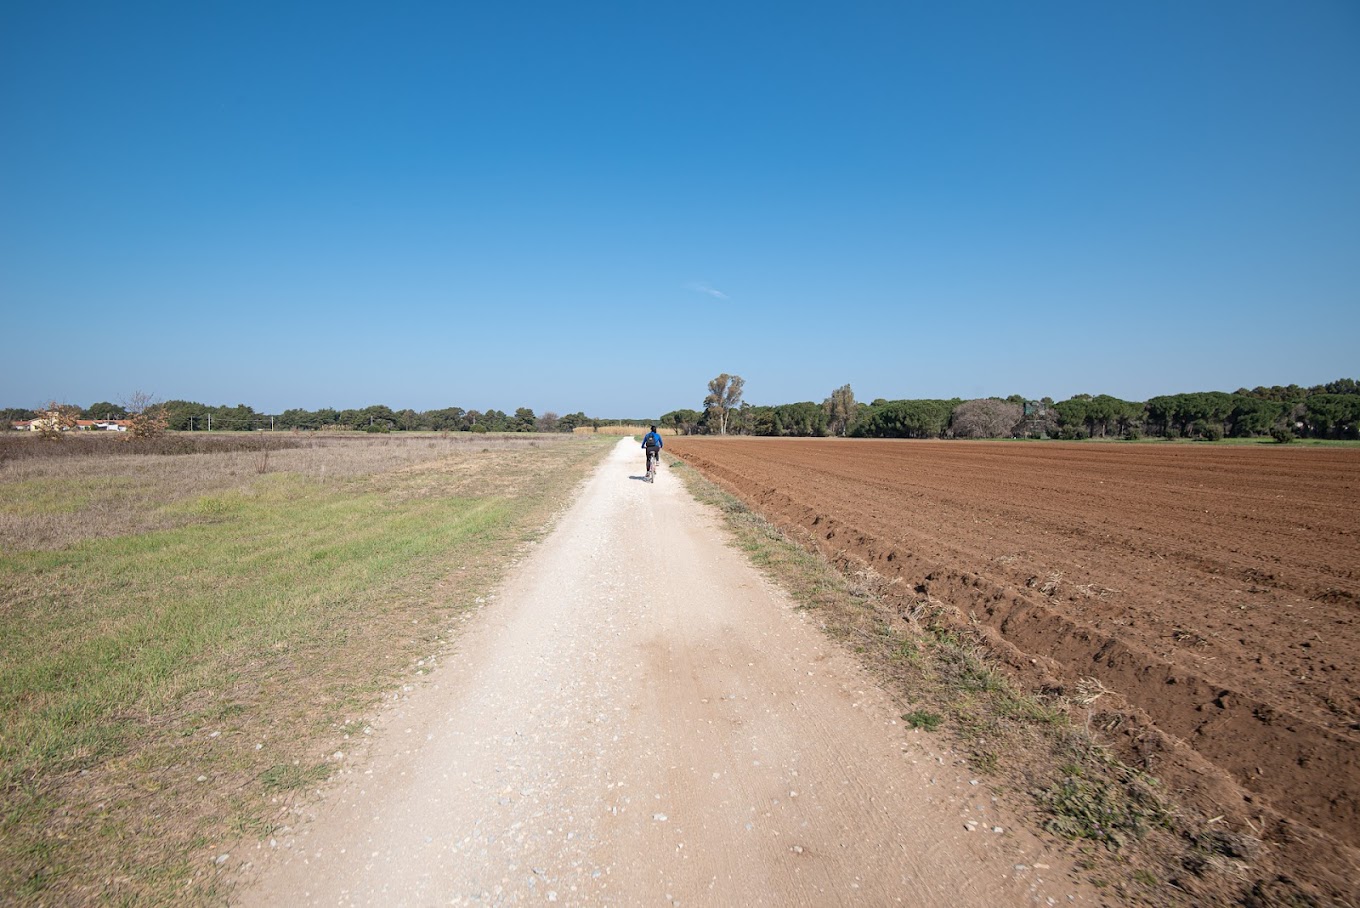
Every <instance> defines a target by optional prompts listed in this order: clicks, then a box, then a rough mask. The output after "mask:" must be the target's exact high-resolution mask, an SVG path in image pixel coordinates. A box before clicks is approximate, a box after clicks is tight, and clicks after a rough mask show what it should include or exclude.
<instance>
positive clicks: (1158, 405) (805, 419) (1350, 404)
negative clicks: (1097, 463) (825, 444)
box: [661, 373, 1360, 441]
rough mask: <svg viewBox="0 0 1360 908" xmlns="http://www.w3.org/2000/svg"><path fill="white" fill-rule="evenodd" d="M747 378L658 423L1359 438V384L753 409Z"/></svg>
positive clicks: (712, 385) (735, 428)
mask: <svg viewBox="0 0 1360 908" xmlns="http://www.w3.org/2000/svg"><path fill="white" fill-rule="evenodd" d="M744 388H745V381H744V380H743V379H742V378H741V376H737V375H729V374H727V373H723V374H722V375H719V376H717V377H716V378H714V379H713V380H712V381H711V382H709V394H708V396H707V397H706V398H705V399H704V406H703V409H702V410H690V409H681V410H672V411H671V412H669V413H666V414H665V415H663V416H662V417H661V424H662V425H663V426H665V427H666V428H670V429H673V430H675V431H676V432H679V433H681V434H699V435H703V434H714V435H717V434H738V435H769V436H805V437H806V436H827V435H844V436H849V437H855V438H1012V437H1015V438H1061V439H1081V438H1126V439H1135V438H1141V437H1144V436H1149V437H1158V438H1193V439H1203V440H1208V441H1214V440H1218V439H1221V438H1226V437H1231V438H1252V437H1273V438H1275V439H1276V440H1277V441H1289V440H1292V439H1293V438H1300V437H1302V438H1330V439H1357V438H1360V381H1357V380H1356V379H1352V378H1342V379H1337V380H1336V381H1334V382H1329V383H1327V384H1325V385H1315V386H1313V387H1308V388H1304V387H1301V386H1299V385H1274V386H1271V387H1264V386H1261V387H1256V388H1252V389H1247V388H1239V389H1238V390H1237V391H1234V392H1231V393H1229V392H1225V391H1199V392H1193V393H1186V394H1169V395H1161V396H1158V397H1153V398H1150V399H1148V400H1146V401H1129V400H1121V399H1119V398H1117V397H1112V396H1110V395H1108V394H1096V395H1091V394H1077V395H1074V396H1073V397H1071V398H1069V399H1067V400H1063V401H1054V400H1053V399H1052V398H1048V397H1045V398H1042V399H1040V400H1028V399H1026V398H1025V397H1023V396H1021V395H1019V394H1013V395H1011V396H1010V397H1006V398H982V399H977V400H963V399H961V398H950V399H947V400H940V399H915V400H885V399H883V398H879V399H876V400H874V401H872V402H871V403H867V404H866V403H859V402H857V401H856V400H855V395H854V391H853V390H852V389H851V388H850V386H849V385H842V386H841V387H840V388H837V389H836V390H835V391H833V392H832V393H831V394H830V395H829V396H828V397H827V398H826V399H825V400H823V401H822V402H821V403H816V402H814V401H801V402H798V403H790V404H776V405H773V406H755V405H752V404H750V403H748V402H746V401H744V400H742V393H743V390H744Z"/></svg>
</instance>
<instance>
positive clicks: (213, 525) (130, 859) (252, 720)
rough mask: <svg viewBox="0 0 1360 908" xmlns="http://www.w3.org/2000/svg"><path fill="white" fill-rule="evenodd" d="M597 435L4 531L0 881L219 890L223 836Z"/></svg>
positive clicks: (109, 891)
mask: <svg viewBox="0 0 1360 908" xmlns="http://www.w3.org/2000/svg"><path fill="white" fill-rule="evenodd" d="M611 442H612V440H610V441H604V442H599V441H593V440H575V441H564V442H561V443H557V444H551V445H544V446H542V447H539V446H537V445H534V446H530V445H527V444H526V445H524V446H521V447H517V448H513V449H506V450H497V451H493V450H490V449H488V450H485V451H477V450H472V449H469V450H466V451H464V452H462V453H460V454H459V455H457V456H452V455H447V454H446V453H445V452H444V451H443V450H442V449H441V450H439V451H436V452H433V453H432V454H431V455H430V459H429V460H426V461H419V462H414V463H408V464H406V465H404V466H403V467H402V468H400V469H393V470H386V471H383V472H378V473H374V474H371V475H363V476H356V477H351V478H348V479H345V480H343V481H339V482H337V481H334V480H327V481H323V480H319V479H317V478H316V477H314V476H309V475H303V474H297V473H271V474H267V475H264V474H261V475H246V476H245V477H244V478H242V479H241V480H240V482H239V483H238V484H237V485H236V486H234V487H232V488H229V489H214V490H213V491H210V492H207V493H205V494H200V495H195V496H189V497H180V498H177V499H176V500H174V501H172V502H169V503H166V504H161V505H155V504H147V503H145V502H143V503H142V506H144V507H149V508H156V509H163V510H165V511H167V512H168V513H169V514H170V515H171V516H172V517H173V518H174V520H173V521H172V522H174V523H176V524H180V525H175V526H172V527H170V528H168V529H159V530H155V531H151V532H140V533H133V534H129V535H120V536H113V537H108V538H91V539H86V540H83V541H80V542H78V543H75V544H72V545H69V546H66V547H63V548H57V549H53V550H30V551H18V552H9V553H6V554H3V555H0V790H3V794H4V807H3V811H0V893H4V896H3V897H0V901H4V902H13V903H17V904H91V903H125V902H130V903H138V904H142V903H147V904H157V903H162V902H164V903H171V902H173V903H175V904H184V903H190V904H193V903H199V904H202V903H220V902H222V901H224V899H225V892H224V889H223V888H222V886H221V884H220V882H219V874H220V872H221V871H222V870H223V869H231V867H232V866H233V865H232V864H231V862H230V861H229V859H228V858H223V857H222V855H223V854H224V852H223V851H222V849H223V848H225V847H226V846H227V845H228V844H229V843H230V842H232V841H234V840H236V839H238V838H240V837H242V836H246V837H249V836H267V835H268V834H269V833H270V832H271V831H272V830H273V829H274V828H275V827H276V826H278V825H279V824H280V823H281V822H286V819H284V817H285V816H286V802H287V799H288V797H290V796H294V795H296V794H297V793H299V792H306V791H307V790H308V789H309V788H310V787H314V786H315V785H316V784H318V783H319V782H320V781H322V780H324V779H325V778H326V777H327V776H328V775H329V774H330V772H331V770H332V769H333V767H334V766H335V765H336V764H337V762H338V761H341V760H343V759H344V758H345V752H346V751H349V750H350V749H351V746H352V745H353V743H354V742H351V741H350V740H349V733H350V731H352V730H354V729H355V728H357V727H359V726H360V725H361V724H362V720H363V718H364V717H365V716H366V715H370V714H371V713H372V710H373V709H374V707H375V705H376V703H377V701H378V699H379V697H380V696H382V695H383V691H385V690H390V689H391V688H392V687H393V686H394V685H400V684H401V683H402V681H403V680H409V679H410V677H411V675H413V674H415V673H424V672H426V671H429V670H431V669H432V668H433V666H434V665H435V664H436V660H437V657H438V654H439V652H440V650H441V649H442V647H443V645H444V644H445V642H446V640H447V639H448V637H449V635H450V633H451V632H452V621H451V619H453V618H454V617H456V616H457V615H458V614H459V613H460V612H462V611H464V610H466V609H468V608H469V607H471V606H472V605H473V604H474V603H475V602H476V600H477V599H478V598H479V597H481V596H483V595H484V594H485V593H486V591H487V590H488V589H489V588H490V587H491V586H492V585H493V584H494V583H495V582H496V580H497V579H498V578H499V576H500V574H501V572H502V571H503V569H504V567H505V566H506V565H507V563H508V562H509V561H510V560H511V558H512V557H513V556H514V554H515V553H516V552H517V551H518V550H519V549H520V548H521V547H523V546H524V545H526V544H528V543H530V542H532V541H533V540H534V539H536V538H537V537H538V536H539V535H541V534H542V533H543V532H544V530H545V529H546V525H547V523H548V522H549V521H550V519H551V516H552V514H553V513H554V511H555V510H557V509H559V508H561V507H562V506H563V505H564V504H565V503H566V502H567V500H568V497H569V494H570V492H571V491H572V489H574V488H575V486H576V485H577V483H578V482H579V481H580V480H581V479H582V478H583V477H584V476H585V475H586V474H587V472H588V471H589V470H590V469H591V467H593V465H594V464H595V463H597V462H598V460H599V459H600V458H601V457H602V456H603V455H604V454H605V453H606V452H607V451H608V450H609V448H610V446H611ZM113 485H114V486H116V485H117V484H116V483H115V484H113ZM71 494H72V496H75V497H81V496H84V497H88V495H89V494H91V492H90V488H89V486H88V484H84V483H75V484H73V485H72V488H71ZM44 504H45V505H49V506H51V507H54V508H60V507H63V502H62V501H61V500H60V498H54V499H52V500H51V501H48V500H47V499H44ZM77 504H78V502H77ZM417 666H419V667H417ZM356 723H357V724H356ZM281 803H283V804H284V808H283V810H284V812H281V808H280V806H279V805H280V804H281Z"/></svg>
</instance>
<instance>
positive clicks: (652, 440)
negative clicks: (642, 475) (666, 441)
mask: <svg viewBox="0 0 1360 908" xmlns="http://www.w3.org/2000/svg"><path fill="white" fill-rule="evenodd" d="M642 447H643V449H644V450H646V452H647V476H648V478H649V479H650V478H651V476H652V473H653V472H654V471H655V469H656V468H655V466H654V464H657V463H660V461H661V449H662V447H664V445H662V443H661V433H660V432H658V431H656V426H652V431H650V432H648V433H647V434H646V435H644V436H642Z"/></svg>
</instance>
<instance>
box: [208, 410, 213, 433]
mask: <svg viewBox="0 0 1360 908" xmlns="http://www.w3.org/2000/svg"><path fill="white" fill-rule="evenodd" d="M208 431H209V432H211V431H212V414H211V413H209V414H208Z"/></svg>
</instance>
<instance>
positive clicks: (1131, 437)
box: [1124, 426, 1143, 441]
mask: <svg viewBox="0 0 1360 908" xmlns="http://www.w3.org/2000/svg"><path fill="white" fill-rule="evenodd" d="M1142 437H1143V430H1142V429H1140V428H1138V427H1137V426H1129V428H1128V431H1126V432H1125V433H1124V440H1125V441H1137V440H1138V439H1140V438H1142Z"/></svg>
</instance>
